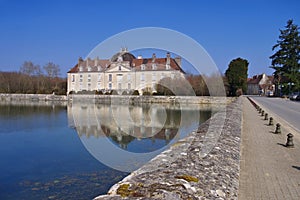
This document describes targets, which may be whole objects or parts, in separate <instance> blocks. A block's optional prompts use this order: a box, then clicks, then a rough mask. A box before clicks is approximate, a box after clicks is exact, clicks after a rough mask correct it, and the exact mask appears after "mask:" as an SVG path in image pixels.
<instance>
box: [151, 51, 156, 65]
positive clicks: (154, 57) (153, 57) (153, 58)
mask: <svg viewBox="0 0 300 200" xmlns="http://www.w3.org/2000/svg"><path fill="white" fill-rule="evenodd" d="M155 59H156V55H155V53H153V54H152V62H153V63H154V62H155Z"/></svg>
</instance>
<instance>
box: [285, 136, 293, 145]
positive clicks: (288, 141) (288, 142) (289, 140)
mask: <svg viewBox="0 0 300 200" xmlns="http://www.w3.org/2000/svg"><path fill="white" fill-rule="evenodd" d="M293 137H294V136H293V134H291V133H289V134H287V140H286V144H285V146H286V147H288V148H293V147H294V143H293Z"/></svg>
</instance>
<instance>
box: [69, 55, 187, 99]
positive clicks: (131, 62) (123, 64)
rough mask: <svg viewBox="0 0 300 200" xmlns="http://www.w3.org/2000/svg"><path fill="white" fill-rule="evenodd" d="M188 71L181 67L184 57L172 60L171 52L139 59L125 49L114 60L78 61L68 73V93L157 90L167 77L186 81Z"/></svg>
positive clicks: (88, 59)
mask: <svg viewBox="0 0 300 200" xmlns="http://www.w3.org/2000/svg"><path fill="white" fill-rule="evenodd" d="M184 75H185V72H184V71H183V70H182V68H181V58H180V57H176V58H171V55H170V53H167V54H166V57H165V58H156V55H155V54H153V55H152V57H151V58H142V57H141V56H138V57H137V58H136V57H135V56H134V55H133V54H131V53H130V52H128V51H127V49H122V50H121V51H120V52H118V53H117V54H115V55H113V56H112V58H111V59H99V58H98V57H97V58H95V59H90V58H87V59H86V60H83V59H82V58H79V59H78V63H77V64H76V65H75V66H74V67H73V68H72V69H71V70H70V71H69V72H68V91H67V93H68V94H70V93H78V92H85V91H95V92H96V91H98V92H100V91H101V92H102V93H107V92H111V91H116V92H117V93H118V94H122V93H123V92H124V91H125V92H126V93H128V94H130V93H131V92H132V91H134V90H138V91H139V94H142V93H143V91H144V90H145V89H146V88H147V90H148V91H149V90H151V91H150V92H155V91H156V84H157V83H158V82H159V81H160V80H161V79H163V78H167V77H170V78H175V77H178V78H184Z"/></svg>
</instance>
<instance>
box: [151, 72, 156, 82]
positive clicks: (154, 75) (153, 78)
mask: <svg viewBox="0 0 300 200" xmlns="http://www.w3.org/2000/svg"><path fill="white" fill-rule="evenodd" d="M152 81H153V82H155V81H156V74H155V73H153V74H152Z"/></svg>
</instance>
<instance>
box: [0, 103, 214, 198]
mask: <svg viewBox="0 0 300 200" xmlns="http://www.w3.org/2000/svg"><path fill="white" fill-rule="evenodd" d="M211 113H212V112H211V109H210V108H205V109H202V110H200V108H178V107H172V106H171V107H170V106H162V105H156V106H125V105H118V106H117V105H115V106H111V105H91V104H86V105H84V104H81V103H80V104H76V103H74V104H73V105H52V104H49V105H41V104H40V103H24V104H22V105H20V104H5V105H4V104H0V160H1V164H0V199H92V198H93V197H95V196H97V195H99V194H104V193H106V192H107V190H108V189H109V188H110V187H111V186H112V185H113V184H114V183H116V182H117V181H119V180H121V179H122V178H123V177H124V176H126V175H127V174H128V173H126V172H121V171H118V170H116V169H119V170H122V171H126V169H129V171H130V170H132V169H135V168H136V167H139V166H140V165H141V163H143V162H145V161H147V160H149V159H150V158H151V157H153V156H155V155H156V154H158V153H159V152H161V151H162V150H163V149H164V148H166V147H167V146H166V145H169V144H171V143H172V142H173V141H175V140H177V139H179V138H182V137H184V136H185V135H186V134H187V133H189V132H190V131H191V130H194V129H195V128H196V127H197V126H198V125H199V123H202V122H203V121H205V120H207V119H208V118H209V117H210V116H211ZM119 152H120V153H119ZM131 155H140V157H141V158H144V160H138V159H136V158H135V157H134V159H136V160H134V162H132V160H130V159H132V157H131ZM144 155H147V156H149V155H150V157H147V156H144ZM128 160H129V161H128ZM100 161H101V162H102V163H101V162H100ZM127 161H128V162H127ZM103 163H104V164H103ZM108 166H109V167H108ZM132 166H133V167H132ZM124 169H125V170H124Z"/></svg>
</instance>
